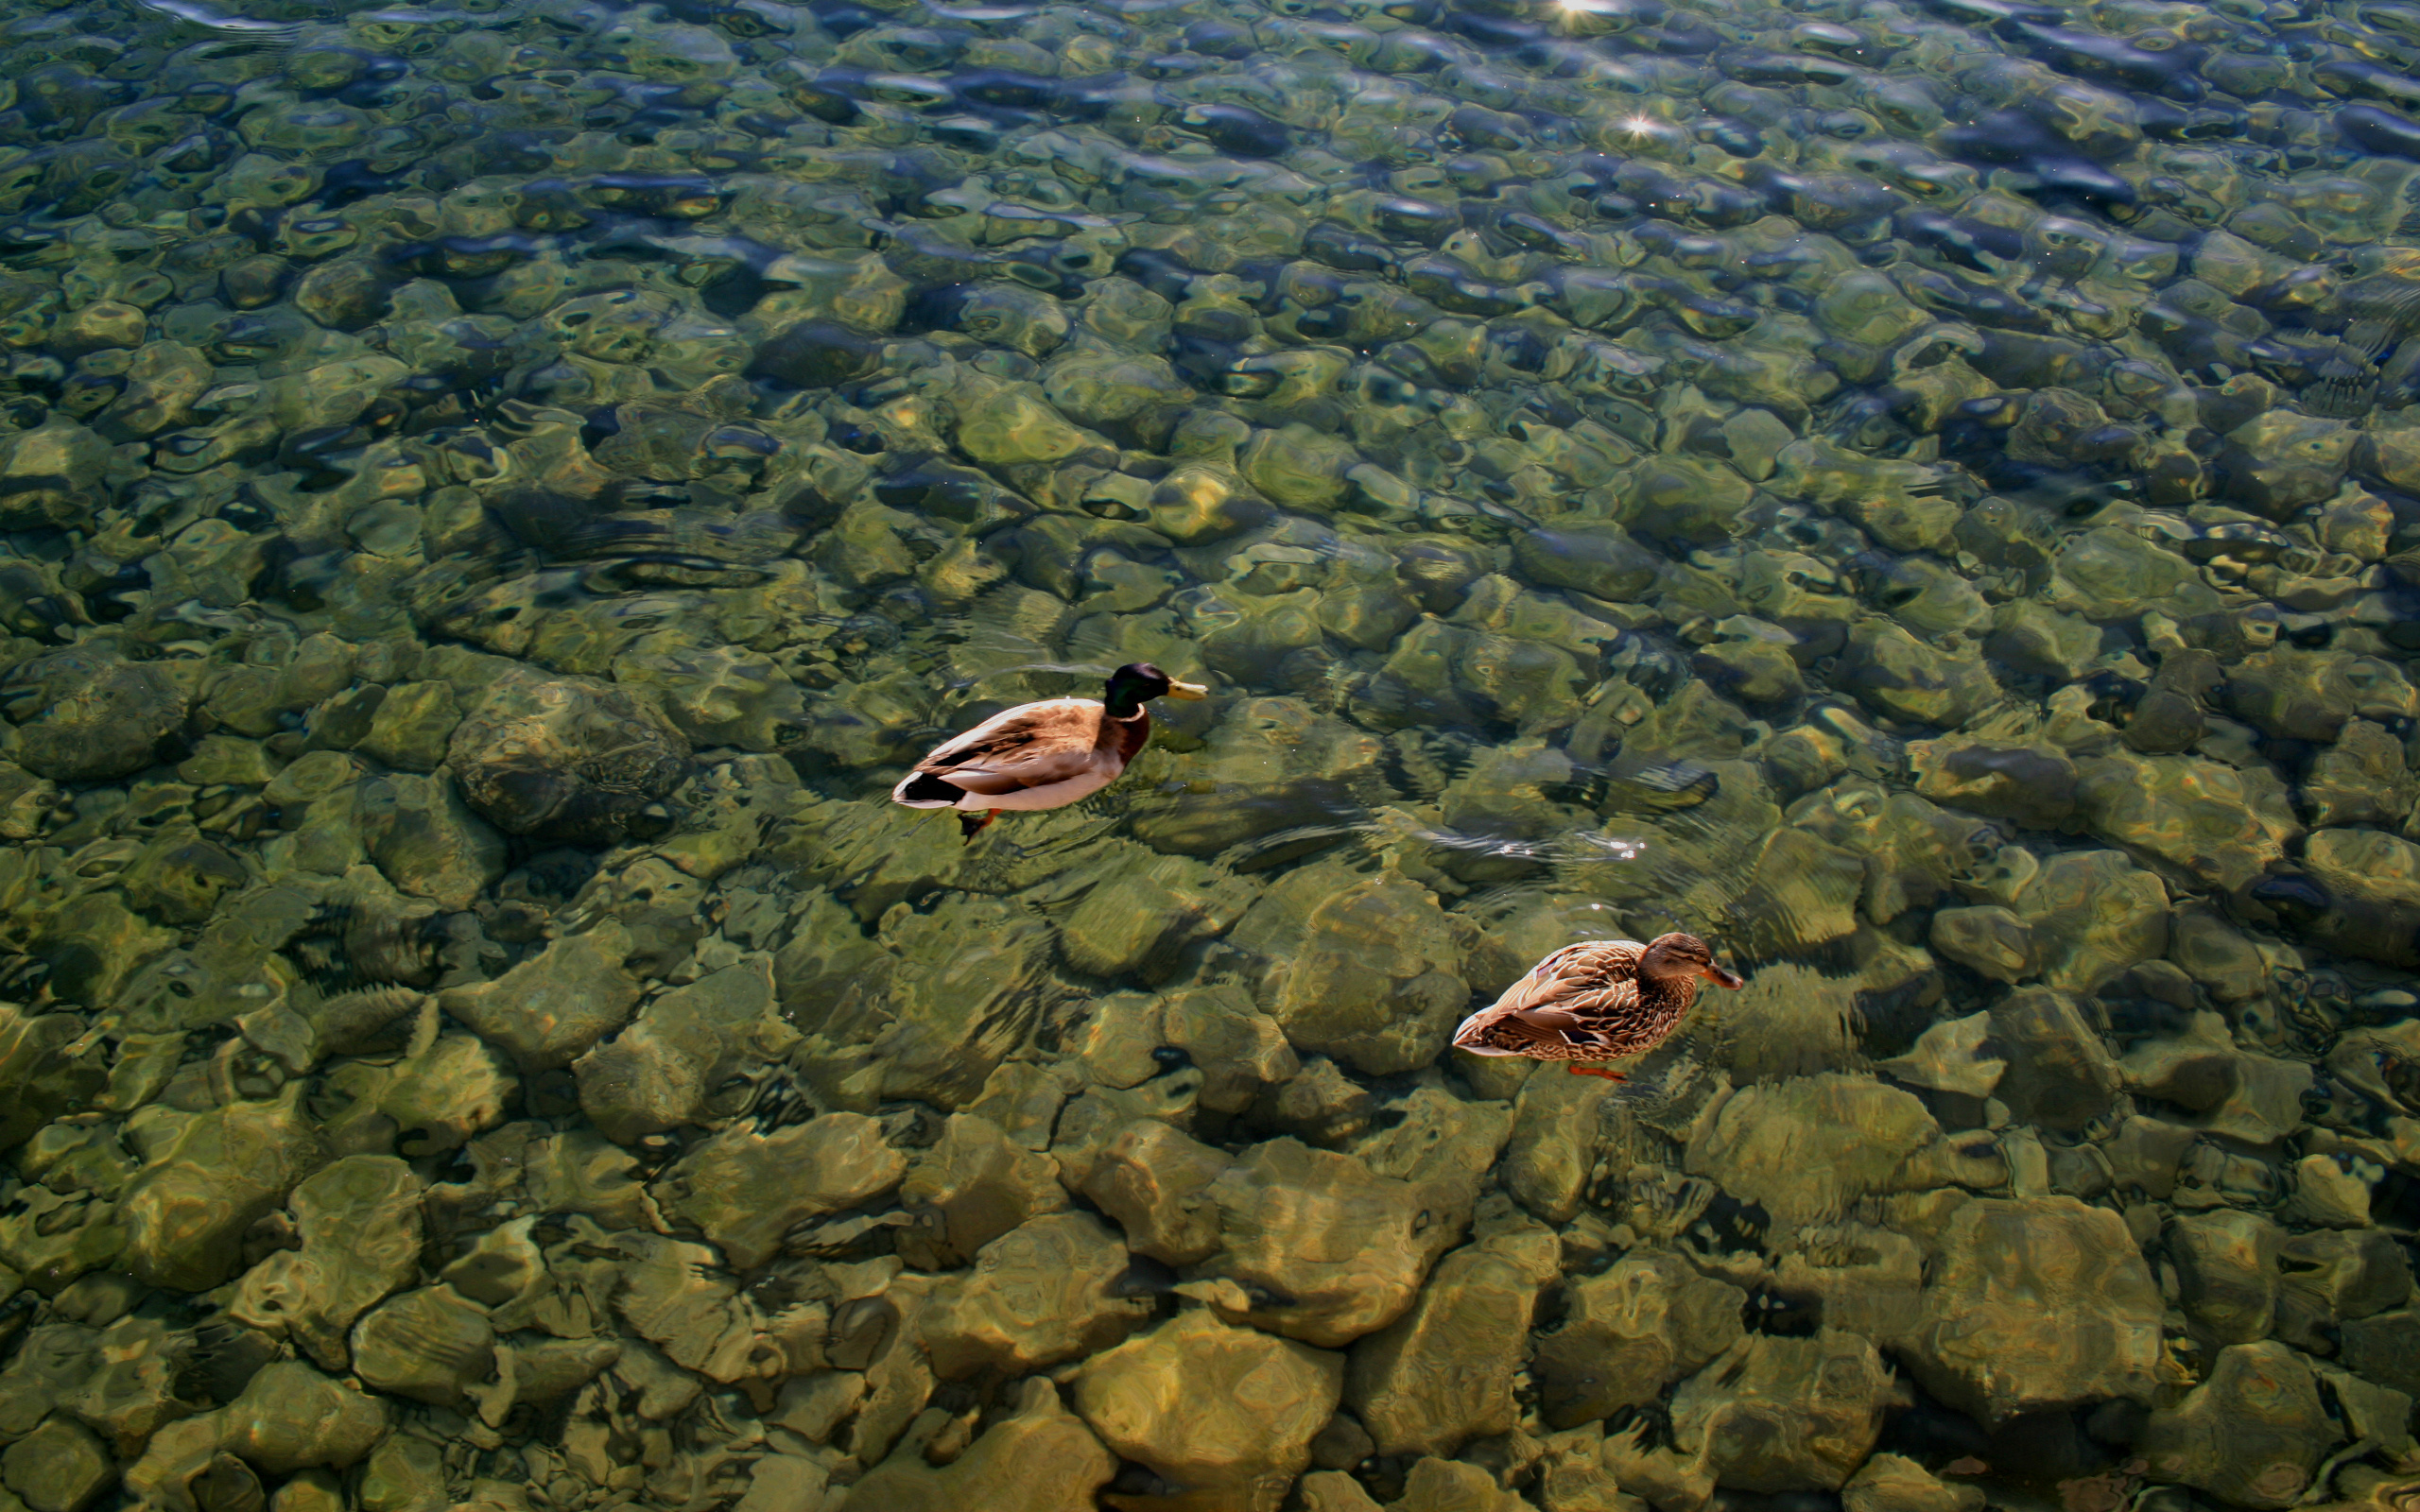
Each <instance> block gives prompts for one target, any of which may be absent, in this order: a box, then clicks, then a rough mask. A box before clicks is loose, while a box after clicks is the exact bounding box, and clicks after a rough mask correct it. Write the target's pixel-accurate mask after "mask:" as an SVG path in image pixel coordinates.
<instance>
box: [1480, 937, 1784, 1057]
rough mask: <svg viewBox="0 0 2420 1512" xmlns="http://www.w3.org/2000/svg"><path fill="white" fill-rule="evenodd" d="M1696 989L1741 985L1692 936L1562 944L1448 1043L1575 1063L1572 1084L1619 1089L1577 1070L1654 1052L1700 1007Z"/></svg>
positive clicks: (1496, 1053)
mask: <svg viewBox="0 0 2420 1512" xmlns="http://www.w3.org/2000/svg"><path fill="white" fill-rule="evenodd" d="M1700 981H1707V982H1713V983H1717V984H1719V985H1720V986H1722V987H1727V988H1737V987H1738V986H1739V981H1740V979H1739V977H1738V975H1737V973H1736V972H1733V971H1724V970H1723V969H1722V968H1721V967H1720V966H1717V965H1716V964H1715V963H1714V952H1713V950H1712V949H1711V948H1710V947H1708V946H1707V944H1706V942H1705V941H1703V940H1702V939H1700V938H1698V937H1697V936H1695V935H1658V936H1655V937H1654V938H1653V939H1651V940H1650V941H1648V942H1647V943H1646V944H1644V945H1641V944H1640V943H1638V941H1636V940H1633V939H1596V940H1585V941H1582V943H1580V944H1578V945H1566V946H1564V948H1563V949H1561V950H1559V951H1557V952H1555V953H1554V954H1552V955H1549V956H1547V958H1546V959H1545V960H1543V961H1540V962H1539V963H1538V964H1537V965H1535V966H1533V967H1531V968H1530V974H1529V975H1527V976H1525V977H1523V978H1521V980H1519V981H1518V982H1515V983H1513V985H1512V986H1511V987H1509V988H1505V989H1504V995H1503V996H1502V997H1499V998H1497V999H1496V1000H1495V1002H1494V1003H1492V1004H1490V1005H1488V1006H1486V1007H1484V1008H1481V1009H1479V1010H1478V1012H1477V1013H1474V1014H1472V1015H1471V1016H1470V1017H1469V1018H1467V1019H1464V1020H1463V1021H1462V1026H1461V1028H1459V1029H1456V1030H1455V1031H1454V1043H1456V1044H1457V1045H1460V1046H1461V1048H1463V1049H1464V1050H1467V1051H1469V1052H1471V1054H1473V1055H1477V1056H1527V1057H1530V1059H1532V1060H1567V1061H1572V1062H1575V1064H1574V1065H1573V1066H1572V1067H1571V1072H1572V1074H1574V1075H1576V1076H1602V1077H1604V1078H1606V1079H1607V1080H1609V1081H1621V1080H1623V1079H1625V1078H1624V1077H1623V1075H1622V1074H1621V1073H1620V1072H1618V1071H1611V1070H1608V1069H1606V1068H1605V1067H1603V1066H1591V1065H1580V1064H1576V1062H1580V1061H1599V1060H1619V1059H1621V1058H1622V1057H1625V1056H1635V1055H1638V1054H1640V1053H1641V1052H1643V1051H1648V1050H1652V1049H1654V1048H1655V1047H1656V1046H1657V1045H1658V1044H1661V1043H1662V1042H1663V1041H1664V1037H1665V1036H1667V1035H1668V1034H1670V1033H1671V1032H1672V1029H1673V1026H1674V1025H1676V1024H1678V1023H1679V1022H1681V1016H1682V1015H1683V1014H1685V1013H1686V1012H1688V1011H1689V1005H1690V1004H1692V1003H1695V1002H1696V1001H1697V1000H1698V983H1699V982H1700Z"/></svg>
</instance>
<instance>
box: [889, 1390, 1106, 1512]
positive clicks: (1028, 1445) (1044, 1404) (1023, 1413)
mask: <svg viewBox="0 0 2420 1512" xmlns="http://www.w3.org/2000/svg"><path fill="white" fill-rule="evenodd" d="M921 1451H922V1446H921V1445H920V1444H918V1443H916V1442H914V1441H912V1440H910V1441H908V1442H905V1443H903V1444H901V1445H900V1447H899V1448H898V1449H897V1450H895V1451H894V1452H892V1453H891V1455H890V1458H888V1459H886V1460H884V1461H883V1462H882V1463H881V1464H879V1465H876V1466H875V1467H874V1468H873V1469H871V1470H869V1471H868V1472H867V1473H866V1476H865V1478H864V1479H863V1480H861V1481H859V1482H857V1484H856V1486H852V1487H850V1491H849V1494H850V1498H851V1499H852V1500H855V1499H856V1498H859V1497H863V1498H864V1499H866V1500H867V1501H869V1502H872V1503H874V1504H875V1505H877V1506H882V1507H887V1508H893V1509H895V1512H966V1509H967V1508H968V1507H973V1506H980V1507H984V1508H986V1509H987V1512H989V1509H993V1508H996V1509H997V1512H1070V1509H1073V1508H1076V1507H1080V1506H1082V1505H1084V1504H1085V1503H1088V1502H1090V1501H1091V1500H1092V1498H1093V1493H1094V1492H1096V1491H1097V1490H1098V1489H1099V1488H1100V1487H1101V1486H1106V1485H1107V1484H1108V1483H1109V1480H1110V1478H1111V1477H1112V1476H1113V1475H1115V1473H1116V1470H1117V1460H1116V1457H1115V1455H1113V1454H1111V1453H1110V1452H1109V1451H1108V1450H1106V1449H1103V1448H1102V1447H1101V1443H1100V1440H1099V1439H1098V1438H1095V1437H1094V1436H1093V1435H1092V1432H1091V1430H1089V1429H1088V1428H1086V1427H1085V1426H1084V1422H1083V1419H1081V1418H1080V1417H1077V1416H1076V1415H1075V1414H1074V1413H1071V1412H1069V1411H1068V1410H1067V1409H1066V1408H1065V1407H1063V1406H1062V1405H1061V1404H1060V1400H1059V1393H1058V1391H1057V1390H1056V1389H1054V1388H1053V1387H1052V1386H1051V1384H1050V1383H1049V1382H1048V1381H1045V1380H1039V1379H1037V1380H1032V1381H1029V1382H1027V1383H1025V1385H1024V1386H1023V1387H1022V1388H1021V1389H1020V1391H1019V1392H1018V1395H1017V1399H1016V1411H1015V1413H1014V1414H1013V1415H1011V1416H1010V1417H1004V1418H1002V1419H1000V1420H999V1421H997V1422H994V1423H993V1424H992V1425H991V1426H990V1427H989V1428H987V1429H985V1430H984V1432H983V1433H982V1435H980V1436H979V1437H977V1439H976V1440H975V1442H974V1443H972V1444H970V1445H968V1446H967V1448H966V1451H965V1452H963V1453H961V1454H959V1456H958V1457H957V1458H956V1459H953V1460H951V1461H950V1462H949V1463H948V1464H946V1465H943V1466H939V1467H936V1466H934V1465H931V1464H929V1463H927V1462H926V1460H925V1456H924V1454H923V1453H922V1452H921Z"/></svg>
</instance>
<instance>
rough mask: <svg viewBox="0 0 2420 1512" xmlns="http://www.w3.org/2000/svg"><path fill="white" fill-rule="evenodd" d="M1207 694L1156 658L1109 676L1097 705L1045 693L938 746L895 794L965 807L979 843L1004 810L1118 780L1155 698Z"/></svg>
mask: <svg viewBox="0 0 2420 1512" xmlns="http://www.w3.org/2000/svg"><path fill="white" fill-rule="evenodd" d="M1208 696H1210V690H1209V689H1207V688H1205V687H1202V686H1201V684H1199V683H1194V682H1179V681H1177V680H1176V679H1174V678H1171V677H1169V676H1168V675H1167V673H1165V672H1162V671H1161V670H1160V669H1159V668H1157V667H1155V666H1153V665H1151V663H1150V662H1132V663H1131V664H1129V665H1126V666H1122V667H1119V668H1118V669H1117V670H1116V671H1115V672H1113V673H1111V674H1110V675H1109V687H1108V689H1107V691H1106V693H1105V694H1104V696H1103V697H1102V698H1101V699H1100V700H1099V701H1098V702H1097V701H1095V700H1093V699H1091V698H1045V699H1043V700H1042V701H1041V702H1039V703H1021V704H1019V705H1017V706H1016V707H1015V708H1013V709H1007V710H1003V711H1001V712H1000V713H996V714H994V715H993V716H992V717H991V718H989V719H986V720H984V721H983V722H982V723H981V724H979V725H977V726H976V727H975V728H974V729H973V730H968V731H967V732H966V733H965V734H963V735H960V736H959V737H958V738H957V739H955V740H952V741H949V742H948V743H946V744H945V745H942V746H941V747H936V748H935V749H934V751H933V753H932V754H931V755H929V756H926V757H925V759H924V760H923V761H921V762H918V763H917V764H916V769H915V770H914V771H912V772H909V773H908V778H907V781H905V782H901V783H900V784H899V785H898V786H897V787H894V788H892V789H891V790H890V800H891V801H892V802H893V803H905V804H907V805H908V807H909V808H911V809H960V810H964V811H966V812H963V813H960V814H959V816H958V824H959V833H960V834H961V835H963V836H964V837H965V838H967V839H969V840H972V839H974V838H975V833H976V832H977V830H980V829H982V828H983V826H985V825H987V824H989V823H991V822H992V819H993V816H994V815H996V814H998V813H999V811H1000V810H1002V809H1056V808H1064V807H1066V806H1067V805H1068V804H1070V803H1073V802H1075V801H1076V800H1077V799H1081V798H1087V797H1090V796H1091V795H1092V794H1095V793H1098V792H1099V791H1100V790H1101V789H1102V788H1104V787H1107V786H1108V785H1109V784H1110V783H1112V782H1116V781H1117V779H1118V777H1119V775H1120V774H1122V773H1123V772H1124V771H1125V770H1126V764H1127V763H1128V762H1130V761H1132V760H1133V759H1134V753H1135V752H1136V751H1139V750H1141V749H1142V748H1143V743H1144V742H1145V741H1147V740H1149V739H1150V738H1151V715H1150V711H1149V710H1147V709H1145V708H1144V707H1143V705H1145V704H1146V703H1149V702H1150V700H1151V699H1153V698H1161V697H1167V698H1206V697H1208Z"/></svg>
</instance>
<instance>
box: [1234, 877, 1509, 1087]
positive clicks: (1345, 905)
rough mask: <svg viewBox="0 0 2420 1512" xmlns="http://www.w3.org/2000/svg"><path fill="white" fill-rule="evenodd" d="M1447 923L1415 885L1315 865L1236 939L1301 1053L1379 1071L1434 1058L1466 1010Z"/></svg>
mask: <svg viewBox="0 0 2420 1512" xmlns="http://www.w3.org/2000/svg"><path fill="white" fill-rule="evenodd" d="M1454 924H1455V920H1454V919H1451V918H1450V916H1448V915H1447V914H1446V913H1445V912H1444V911H1443V909H1441V908H1439V907H1438V906H1437V901H1436V899H1435V898H1434V897H1433V896H1432V895H1431V894H1430V893H1429V892H1428V891H1427V889H1426V888H1424V887H1422V886H1421V885H1418V884H1417V883H1413V882H1409V881H1407V880H1405V879H1404V878H1402V877H1396V876H1376V877H1357V876H1355V875H1353V874H1352V873H1350V872H1347V871H1344V870H1342V869H1341V868H1331V867H1326V866H1320V867H1310V868H1304V869H1303V870H1300V871H1296V872H1292V873H1289V874H1288V877H1287V878H1286V879H1285V880H1284V881H1283V882H1281V883H1279V884H1278V885H1276V886H1274V887H1272V888H1271V889H1270V891H1269V892H1268V893H1266V894H1264V895H1263V896H1262V898H1261V901H1260V902H1258V903H1256V904H1254V905H1253V910H1252V912H1251V913H1250V914H1248V915H1246V916H1245V918H1244V919H1243V922H1241V923H1240V924H1238V925H1237V926H1236V931H1235V934H1234V936H1233V938H1234V940H1235V943H1236V944H1237V945H1238V946H1241V947H1242V948H1244V949H1246V950H1252V951H1257V952H1259V953H1261V954H1262V955H1263V957H1264V959H1265V963H1266V964H1265V966H1264V969H1263V976H1262V980H1261V986H1260V988H1259V991H1258V996H1259V999H1260V1004H1261V1006H1262V1007H1263V1008H1264V1009H1265V1010H1266V1011H1267V1012H1268V1013H1269V1014H1270V1016H1271V1017H1272V1018H1274V1019H1275V1020H1276V1021H1277V1022H1278V1023H1279V1024H1280V1025H1281V1026H1282V1027H1283V1028H1284V1029H1285V1031H1286V1037H1287V1038H1288V1040H1292V1041H1293V1043H1294V1045H1295V1047H1296V1048H1297V1049H1299V1050H1303V1051H1305V1052H1309V1053H1312V1054H1317V1055H1324V1056H1332V1057H1336V1058H1337V1059H1339V1060H1341V1061H1344V1062H1346V1063H1347V1064H1349V1065H1352V1066H1354V1067H1356V1068H1357V1069H1359V1070H1361V1071H1365V1072H1369V1073H1371V1074H1374V1075H1385V1074H1392V1073H1395V1072H1403V1071H1409V1070H1411V1069H1412V1068H1413V1067H1415V1066H1420V1065H1425V1064H1426V1063H1427V1062H1428V1061H1430V1060H1432V1059H1434V1058H1435V1057H1436V1056H1437V1054H1438V1052H1439V1051H1440V1050H1442V1049H1443V1047H1444V1042H1445V1038H1446V1036H1447V1035H1448V1034H1449V1033H1451V1031H1452V1029H1453V1026H1454V1023H1455V1022H1456V1021H1458V1020H1459V1019H1460V1018H1461V1015H1462V1013H1463V1011H1464V1009H1465V1007H1466V1006H1467V1005H1468V1002H1469V999H1470V989H1469V988H1468V987H1467V986H1466V985H1465V984H1464V982H1463V980H1462V978H1461V974H1460V969H1461V944H1460V941H1459V940H1458V939H1457V937H1456V934H1455V930H1454Z"/></svg>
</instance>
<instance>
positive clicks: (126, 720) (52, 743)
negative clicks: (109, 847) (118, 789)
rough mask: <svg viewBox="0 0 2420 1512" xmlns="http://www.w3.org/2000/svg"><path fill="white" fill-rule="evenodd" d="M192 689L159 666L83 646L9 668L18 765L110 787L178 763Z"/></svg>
mask: <svg viewBox="0 0 2420 1512" xmlns="http://www.w3.org/2000/svg"><path fill="white" fill-rule="evenodd" d="M185 699H186V692H185V690H184V689H183V688H182V687H180V686H179V685H178V683H177V680H176V679H174V678H173V677H171V676H170V675H169V673H168V670H167V669H166V668H165V667H164V666H161V665H160V664H158V663H156V662H125V661H121V660H119V659H118V658H116V657H113V656H110V655H107V654H104V653H103V652H101V651H99V650H96V649H95V650H87V649H85V648H83V647H80V646H79V647H77V648H75V649H72V650H66V651H53V652H51V653H49V654H48V655H46V656H40V657H36V658H34V659H33V660H32V661H30V662H21V663H20V664H18V665H16V666H14V667H11V668H9V671H8V674H7V676H6V677H5V679H0V713H6V714H7V715H8V717H9V722H10V723H11V724H13V725H15V726H16V727H17V729H16V749H15V751H14V752H13V754H14V757H15V759H16V762H17V765H21V766H23V767H24V768H25V769H26V770H27V771H29V772H32V773H33V774H34V775H35V776H37V777H47V778H50V779H52V780H54V781H57V782H105V781H107V780H109V779H111V778H118V777H127V776H130V775H132V774H133V773H135V772H139V771H141V770H142V769H143V768H145V767H146V766H148V765H152V764H153V763H154V762H158V761H163V760H176V759H178V758H180V757H182V755H183V754H184V753H183V751H182V750H179V749H175V748H174V747H173V746H172V744H171V741H172V737H174V736H175V735H176V734H177V733H178V731H180V730H182V729H183V727H184V722H185Z"/></svg>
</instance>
